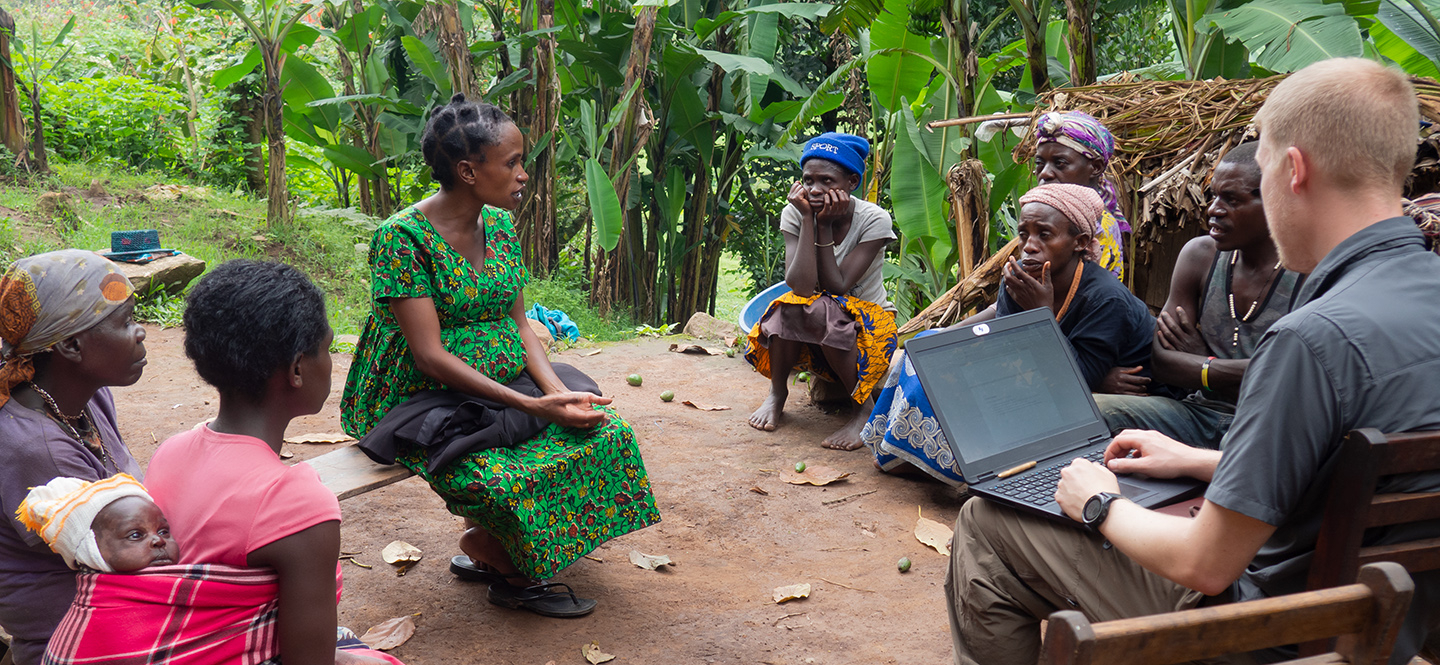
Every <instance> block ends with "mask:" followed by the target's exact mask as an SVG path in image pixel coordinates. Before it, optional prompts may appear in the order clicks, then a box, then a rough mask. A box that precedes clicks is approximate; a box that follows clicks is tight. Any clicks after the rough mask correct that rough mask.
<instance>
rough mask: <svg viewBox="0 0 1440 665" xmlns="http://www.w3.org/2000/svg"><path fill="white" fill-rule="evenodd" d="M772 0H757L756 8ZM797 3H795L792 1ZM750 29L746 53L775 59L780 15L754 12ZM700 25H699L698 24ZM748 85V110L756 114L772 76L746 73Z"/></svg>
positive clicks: (769, 59) (750, 20)
mask: <svg viewBox="0 0 1440 665" xmlns="http://www.w3.org/2000/svg"><path fill="white" fill-rule="evenodd" d="M770 1H771V0H755V2H757V3H759V4H758V5H757V6H756V7H755V8H756V9H758V8H759V7H763V6H767V5H765V4H764V3H767V2H770ZM791 4H795V3H791ZM768 6H772V7H784V6H785V5H768ZM747 23H748V26H747V27H748V29H747V30H746V34H747V35H748V37H749V40H748V41H749V42H750V43H749V45H748V49H747V50H746V55H748V56H750V57H752V58H759V59H761V60H764V61H766V62H773V61H774V60H775V49H776V48H777V47H778V46H779V44H780V15H779V14H776V13H773V12H765V13H756V14H752V15H751V16H750V18H749V20H748V21H747ZM697 27H698V26H697ZM745 78H746V86H747V87H748V88H749V89H750V95H749V99H750V103H749V104H747V105H746V107H747V108H746V110H747V111H748V112H749V113H750V114H752V115H753V114H754V113H755V112H756V111H758V110H760V99H761V98H762V97H764V96H765V90H766V89H767V88H769V87H770V77H768V76H765V75H764V74H746V75H745Z"/></svg>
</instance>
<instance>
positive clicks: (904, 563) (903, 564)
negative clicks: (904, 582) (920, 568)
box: [895, 556, 910, 573]
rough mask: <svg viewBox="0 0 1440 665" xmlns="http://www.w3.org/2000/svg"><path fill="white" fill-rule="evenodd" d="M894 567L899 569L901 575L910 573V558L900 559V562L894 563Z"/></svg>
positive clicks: (903, 557)
mask: <svg viewBox="0 0 1440 665" xmlns="http://www.w3.org/2000/svg"><path fill="white" fill-rule="evenodd" d="M895 567H896V568H899V569H900V572H902V573H906V572H910V557H908V556H902V557H900V561H898V562H896V563H895Z"/></svg>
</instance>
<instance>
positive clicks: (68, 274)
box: [0, 249, 145, 665]
mask: <svg viewBox="0 0 1440 665" xmlns="http://www.w3.org/2000/svg"><path fill="white" fill-rule="evenodd" d="M133 294H134V289H133V288H131V286H130V280H128V279H126V278H125V276H124V275H122V274H120V272H119V271H118V270H116V268H115V265H114V264H112V263H110V262H109V261H107V260H105V259H104V258H102V257H100V256H98V255H96V254H95V253H93V252H86V251H82V250H73V249H72V250H64V251H59V252H50V253H47V254H40V255H37V256H32V257H29V258H26V259H21V260H19V261H17V262H15V264H14V265H12V266H10V268H9V270H7V271H6V272H5V273H4V275H3V276H0V340H3V341H4V344H3V346H0V459H4V460H5V464H3V465H0V510H3V511H4V514H5V517H4V519H5V520H6V521H7V525H6V526H7V527H8V528H6V527H0V626H4V627H5V630H6V631H7V632H9V633H10V634H11V636H12V637H13V638H14V641H13V642H12V643H11V654H10V655H11V656H12V657H13V658H14V660H15V663H16V665H32V664H34V663H39V662H40V658H41V655H42V654H43V653H44V651H45V644H46V642H47V641H48V640H49V639H50V634H51V633H52V632H54V630H55V626H56V625H57V624H59V623H60V619H61V617H63V616H64V615H65V612H66V610H68V609H69V608H70V600H71V599H72V598H74V597H75V571H73V570H71V569H70V567H69V566H67V565H66V564H65V560H64V559H63V558H62V557H61V556H60V555H59V554H56V553H54V552H52V551H50V548H49V547H47V546H46V545H45V543H44V541H43V540H41V538H40V536H39V535H37V534H35V533H34V532H32V531H30V530H29V529H27V528H26V527H25V526H24V525H23V524H21V523H20V522H19V521H18V520H17V519H16V518H15V511H16V509H17V508H19V506H20V503H21V502H22V501H24V500H25V495H26V493H28V492H29V490H30V488H31V487H37V486H40V485H44V484H45V483H47V482H49V481H50V480H52V479H54V478H57V477H61V476H70V477H74V478H80V479H83V480H100V479H102V478H108V477H110V476H113V475H115V474H117V473H128V474H130V475H131V476H134V477H136V478H139V477H140V466H139V464H137V463H136V462H135V458H134V457H131V455H130V451H129V450H128V449H127V448H126V447H125V443H124V442H123V441H121V440H120V432H119V430H118V428H117V427H116V424H115V401H114V399H113V398H112V397H111V396H110V390H109V386H128V385H131V384H133V383H135V382H136V381H139V380H140V374H141V373H142V372H143V371H144V369H145V330H144V329H143V328H141V327H140V326H139V325H138V324H136V323H135V318H134V313H135V299H134V297H133Z"/></svg>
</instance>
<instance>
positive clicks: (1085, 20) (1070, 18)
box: [1065, 0, 1097, 86]
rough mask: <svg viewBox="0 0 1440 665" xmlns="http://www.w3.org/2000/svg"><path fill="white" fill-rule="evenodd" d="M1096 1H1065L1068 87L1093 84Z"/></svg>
mask: <svg viewBox="0 0 1440 665" xmlns="http://www.w3.org/2000/svg"><path fill="white" fill-rule="evenodd" d="M1096 2H1097V0H1065V11H1066V16H1065V23H1066V25H1067V26H1068V27H1069V35H1068V38H1067V39H1066V41H1065V46H1066V48H1067V49H1069V51H1070V85H1072V86H1080V85H1090V84H1092V83H1094V82H1095V23H1094V19H1095V4H1096Z"/></svg>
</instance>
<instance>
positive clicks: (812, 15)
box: [695, 2, 830, 42]
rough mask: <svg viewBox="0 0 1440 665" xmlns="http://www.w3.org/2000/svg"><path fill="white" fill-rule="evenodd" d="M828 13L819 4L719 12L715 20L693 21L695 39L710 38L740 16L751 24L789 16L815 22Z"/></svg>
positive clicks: (760, 6)
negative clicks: (770, 17) (768, 17)
mask: <svg viewBox="0 0 1440 665" xmlns="http://www.w3.org/2000/svg"><path fill="white" fill-rule="evenodd" d="M828 13H830V5H827V4H824V3H819V2H786V3H783V4H756V5H752V6H750V7H746V8H745V9H738V10H735V11H729V12H721V13H720V14H719V15H717V16H716V17H715V18H713V19H712V18H702V19H700V20H698V21H695V37H696V38H697V39H699V40H700V41H702V42H703V41H705V40H707V39H709V38H710V35H713V34H715V31H716V30H719V29H720V28H721V27H722V26H724V25H726V24H728V23H730V22H731V21H734V20H735V19H737V18H740V17H742V16H749V17H750V19H751V21H752V23H751V25H754V23H753V21H754V20H755V19H756V18H759V17H761V16H776V17H779V16H789V17H791V18H803V19H808V20H811V21H813V20H815V19H817V18H820V17H822V16H825V15H826V14H828Z"/></svg>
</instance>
